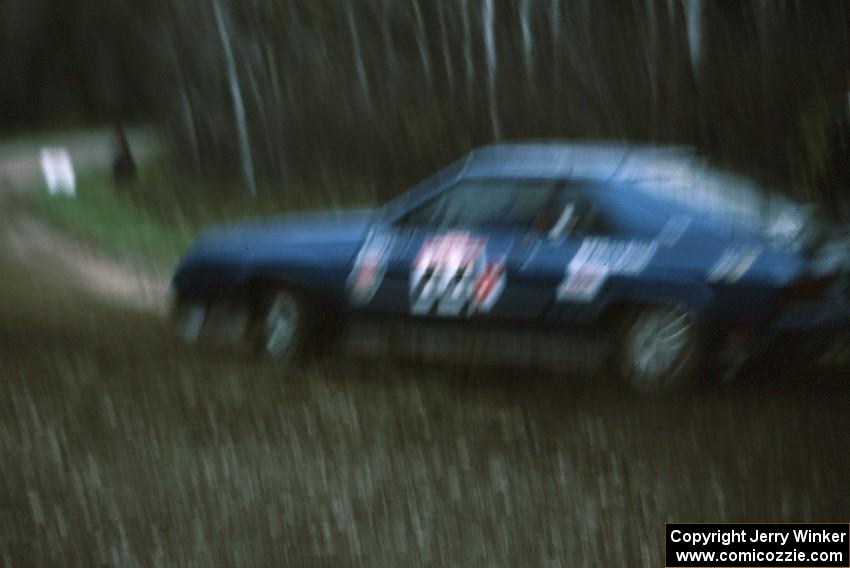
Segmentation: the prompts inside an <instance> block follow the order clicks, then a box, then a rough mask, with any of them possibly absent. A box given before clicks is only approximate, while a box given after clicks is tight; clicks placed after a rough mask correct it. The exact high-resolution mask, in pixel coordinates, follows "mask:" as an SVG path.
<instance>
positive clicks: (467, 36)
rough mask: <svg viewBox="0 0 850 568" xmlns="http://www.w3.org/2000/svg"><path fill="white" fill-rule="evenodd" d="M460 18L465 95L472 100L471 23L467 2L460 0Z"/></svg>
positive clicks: (473, 78) (473, 69) (473, 77)
mask: <svg viewBox="0 0 850 568" xmlns="http://www.w3.org/2000/svg"><path fill="white" fill-rule="evenodd" d="M460 17H461V23H462V26H463V62H464V68H465V71H466V72H465V76H466V94H467V98H468V99H470V100H471V99H472V94H473V89H474V84H475V68H474V62H473V60H472V22H471V18H470V16H469V0H461V2H460Z"/></svg>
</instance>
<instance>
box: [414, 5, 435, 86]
mask: <svg viewBox="0 0 850 568" xmlns="http://www.w3.org/2000/svg"><path fill="white" fill-rule="evenodd" d="M411 1H412V2H413V15H414V17H415V18H416V44H417V45H418V46H419V58H420V60H421V61H422V70H423V71H424V72H425V82H427V83H428V87H432V86H433V84H434V82H433V78H432V72H431V55H430V54H429V53H428V37H427V35H426V31H425V20H423V19H422V9H421V7H420V6H419V0H411Z"/></svg>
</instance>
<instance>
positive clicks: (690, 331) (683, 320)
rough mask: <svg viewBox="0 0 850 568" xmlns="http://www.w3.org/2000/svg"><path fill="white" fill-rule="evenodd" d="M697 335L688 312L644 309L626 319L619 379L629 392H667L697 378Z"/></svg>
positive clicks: (691, 382) (687, 384)
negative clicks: (624, 383) (633, 390)
mask: <svg viewBox="0 0 850 568" xmlns="http://www.w3.org/2000/svg"><path fill="white" fill-rule="evenodd" d="M699 347H700V334H699V329H698V326H697V325H696V322H694V320H693V318H692V316H691V314H690V312H688V311H687V310H684V309H680V308H666V307H647V308H643V309H641V310H640V311H638V312H637V313H636V314H634V315H633V317H631V318H629V319H628V321H627V322H626V325H625V326H624V329H623V332H622V337H621V342H620V352H619V361H620V371H621V376H622V378H623V379H624V380H625V382H626V384H628V385H629V386H630V387H631V388H633V389H635V390H637V391H641V392H646V393H657V392H669V391H675V390H682V389H683V388H685V387H688V386H691V385H692V384H693V383H694V382H695V381H696V378H697V370H698V369H697V367H698V363H699V357H700V353H699V351H700V349H699Z"/></svg>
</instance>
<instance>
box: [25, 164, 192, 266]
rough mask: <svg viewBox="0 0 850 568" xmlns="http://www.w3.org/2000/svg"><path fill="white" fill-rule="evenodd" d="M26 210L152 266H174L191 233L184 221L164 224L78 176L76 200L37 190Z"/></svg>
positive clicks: (103, 181)
mask: <svg viewBox="0 0 850 568" xmlns="http://www.w3.org/2000/svg"><path fill="white" fill-rule="evenodd" d="M32 206H33V209H34V210H35V212H36V213H38V214H39V215H40V216H42V217H43V218H45V219H46V220H47V221H49V222H50V223H52V224H54V225H56V226H58V227H59V228H61V229H63V230H66V231H68V232H69V233H71V234H73V235H75V236H77V237H80V238H83V239H85V240H87V241H90V242H92V243H94V244H96V245H97V246H98V247H99V248H102V249H103V250H104V251H106V252H108V253H110V254H113V255H115V256H121V257H132V258H138V259H146V260H149V261H151V262H153V263H155V264H167V263H171V262H174V261H175V260H176V259H177V257H178V256H179V254H180V251H182V250H184V249H185V247H186V246H187V245H188V244H189V242H190V241H191V239H192V234H193V233H194V228H193V227H191V226H189V225H188V224H186V223H175V224H166V223H164V222H163V220H162V219H158V218H156V217H155V216H153V215H151V214H150V212H148V211H146V210H145V209H144V208H140V207H138V205H137V204H136V203H135V200H134V199H133V197H132V196H131V195H128V194H127V193H122V192H118V191H116V190H115V189H114V188H113V187H111V184H110V183H109V180H108V178H105V176H97V175H88V176H84V177H82V178H81V179H80V183H79V187H78V190H77V195H76V197H67V196H62V195H57V196H51V195H49V194H48V192H47V191H46V189H45V188H41V189H40V190H39V191H36V192H35V193H33V198H32Z"/></svg>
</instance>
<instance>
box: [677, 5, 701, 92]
mask: <svg viewBox="0 0 850 568" xmlns="http://www.w3.org/2000/svg"><path fill="white" fill-rule="evenodd" d="M702 2H703V0H682V6H683V7H684V10H685V27H686V28H687V31H688V53H689V55H690V58H691V68H692V69H693V72H694V76H699V74H700V71H701V69H700V64H701V62H702V25H703V22H702V20H703V14H702V10H703V8H702Z"/></svg>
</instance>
